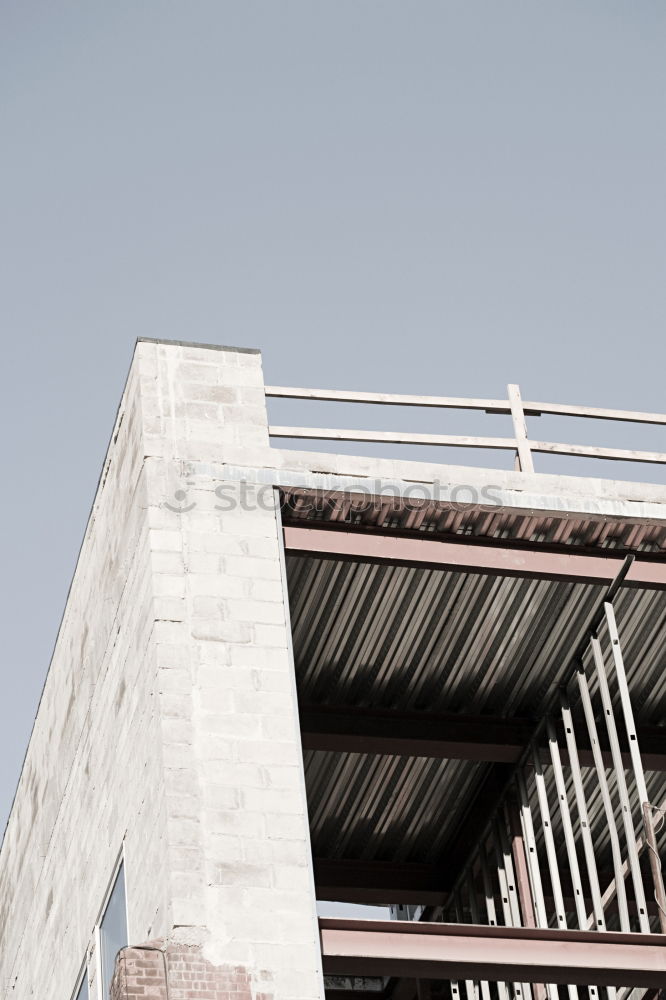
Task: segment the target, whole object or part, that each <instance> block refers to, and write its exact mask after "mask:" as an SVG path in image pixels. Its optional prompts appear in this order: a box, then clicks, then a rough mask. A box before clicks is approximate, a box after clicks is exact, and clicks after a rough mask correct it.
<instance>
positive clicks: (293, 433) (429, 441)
mask: <svg viewBox="0 0 666 1000" xmlns="http://www.w3.org/2000/svg"><path fill="white" fill-rule="evenodd" d="M266 396H268V397H271V398H281V399H309V400H324V401H327V402H339V403H375V404H380V405H384V406H421V407H435V408H439V409H448V410H481V411H483V412H484V413H493V414H496V413H500V414H507V415H510V416H511V419H512V421H513V437H510V438H505V437H467V436H459V435H451V434H412V433H409V432H402V431H396V432H393V431H363V430H343V429H339V428H327V427H277V426H271V427H269V434H270V436H271V437H272V438H295V439H310V440H317V441H363V442H373V443H376V442H380V443H384V444H415V445H444V446H447V447H453V448H494V449H500V450H502V451H513V452H515V455H516V468H517V469H519V470H521V471H523V472H533V471H534V462H533V458H532V456H533V454H534V453H535V452H541V453H548V454H552V455H578V456H580V457H583V458H604V459H611V460H613V461H622V462H650V463H655V464H659V465H666V453H664V452H655V451H634V450H631V449H625V448H600V447H597V446H594V445H579V444H563V443H559V442H554V441H536V440H532V439H531V438H529V437H528V434H527V425H526V421H525V418H526V417H537V416H541V415H542V414H544V413H547V414H556V415H558V416H566V417H586V418H592V419H595V420H618V421H622V422H625V423H638V424H661V425H666V414H663V413H640V412H637V411H633V410H608V409H602V408H599V407H594V406H569V405H566V404H561V403H532V402H529V403H528V402H524V401H523V400H522V399H521V395H520V389H519V388H518V386H517V385H509V386H507V398H506V399H465V398H458V397H450V396H404V395H399V394H393V393H383V392H347V391H345V390H341V391H337V390H334V389H296V388H288V387H284V386H266Z"/></svg>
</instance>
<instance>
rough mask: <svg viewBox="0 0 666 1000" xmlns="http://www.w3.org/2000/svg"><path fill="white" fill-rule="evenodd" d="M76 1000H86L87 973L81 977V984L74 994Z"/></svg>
mask: <svg viewBox="0 0 666 1000" xmlns="http://www.w3.org/2000/svg"><path fill="white" fill-rule="evenodd" d="M76 1000H88V973H87V972H86V974H85V976H84V977H83V982H82V983H81V986H80V987H79V992H78V993H77V994H76Z"/></svg>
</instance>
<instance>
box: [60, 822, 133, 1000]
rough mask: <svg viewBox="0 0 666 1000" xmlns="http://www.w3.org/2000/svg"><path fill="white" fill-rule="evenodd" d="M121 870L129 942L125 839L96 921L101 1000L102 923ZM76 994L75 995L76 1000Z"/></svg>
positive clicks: (98, 982)
mask: <svg viewBox="0 0 666 1000" xmlns="http://www.w3.org/2000/svg"><path fill="white" fill-rule="evenodd" d="M121 868H122V869H123V875H124V881H125V927H126V929H127V940H128V941H130V940H131V938H130V925H129V906H128V901H127V900H128V893H127V882H128V879H127V852H126V849H125V839H124V838H123V842H122V845H121V848H120V851H119V853H118V856H117V857H116V860H115V863H114V865H113V870H112V873H111V878H110V879H109V882H108V884H107V887H106V892H105V893H104V899H103V902H102V905H101V907H100V909H99V913H98V916H97V920H96V921H95V929H94V939H95V955H96V960H97V970H96V972H97V975H96V976H95V982H96V984H97V996H98V997H99V998H100V1000H106V998H105V997H104V993H103V990H104V983H103V981H102V975H103V969H102V922H103V920H104V917H105V916H106V911H107V908H108V906H109V900H110V899H111V894H112V893H113V890H114V889H115V887H116V882H117V881H118V876H119V874H120V870H121ZM75 998H76V994H74V1000H75Z"/></svg>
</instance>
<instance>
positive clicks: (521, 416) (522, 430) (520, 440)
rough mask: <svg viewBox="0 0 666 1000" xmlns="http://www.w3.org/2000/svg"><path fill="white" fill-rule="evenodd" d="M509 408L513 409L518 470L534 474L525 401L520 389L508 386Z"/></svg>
mask: <svg viewBox="0 0 666 1000" xmlns="http://www.w3.org/2000/svg"><path fill="white" fill-rule="evenodd" d="M506 388H507V392H508V394H509V406H510V407H511V419H512V421H513V436H514V438H515V439H516V455H517V462H518V469H519V470H520V471H521V472H534V462H533V461H532V452H531V451H530V444H529V441H528V438H527V425H526V423H525V412H524V410H523V401H522V399H521V396H520V387H519V386H517V385H508V386H507V387H506Z"/></svg>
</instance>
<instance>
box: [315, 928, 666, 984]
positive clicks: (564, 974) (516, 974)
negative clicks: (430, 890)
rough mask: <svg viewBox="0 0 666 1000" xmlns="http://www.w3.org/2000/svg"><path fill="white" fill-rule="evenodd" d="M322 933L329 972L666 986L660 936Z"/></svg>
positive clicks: (495, 931) (512, 931) (517, 931)
mask: <svg viewBox="0 0 666 1000" xmlns="http://www.w3.org/2000/svg"><path fill="white" fill-rule="evenodd" d="M319 928H320V939H321V951H322V957H323V964H324V972H325V973H326V974H333V975H335V974H340V975H341V974H347V975H389V976H410V977H415V978H426V979H428V978H430V979H458V980H463V979H473V980H474V979H476V980H478V979H486V980H490V981H497V980H499V981H504V982H506V981H519V982H528V983H542V982H544V981H546V982H551V983H557V984H560V985H569V984H576V985H580V986H635V987H644V986H663V985H665V984H666V949H665V948H664V946H663V940H664V939H663V937H662V936H660V935H657V934H621V933H616V932H612V931H609V932H606V933H602V934H599V933H597V932H594V931H593V932H589V931H562V930H559V931H558V930H546V929H542V928H525V927H486V926H478V925H473V924H467V925H458V924H438V923H421V922H417V923H414V922H411V921H394V920H340V919H332V918H325V919H320V921H319Z"/></svg>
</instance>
